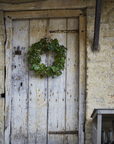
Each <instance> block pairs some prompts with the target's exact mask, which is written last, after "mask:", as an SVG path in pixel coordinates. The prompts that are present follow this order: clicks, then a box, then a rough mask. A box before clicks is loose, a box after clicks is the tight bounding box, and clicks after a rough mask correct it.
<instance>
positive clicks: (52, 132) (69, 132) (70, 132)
mask: <svg viewBox="0 0 114 144" xmlns="http://www.w3.org/2000/svg"><path fill="white" fill-rule="evenodd" d="M49 134H78V131H49Z"/></svg>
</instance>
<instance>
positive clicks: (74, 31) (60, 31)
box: [49, 30, 79, 33]
mask: <svg viewBox="0 0 114 144" xmlns="http://www.w3.org/2000/svg"><path fill="white" fill-rule="evenodd" d="M49 32H50V33H77V32H79V30H55V31H51V30H50V31H49Z"/></svg>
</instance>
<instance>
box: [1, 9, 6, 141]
mask: <svg viewBox="0 0 114 144" xmlns="http://www.w3.org/2000/svg"><path fill="white" fill-rule="evenodd" d="M3 15H4V14H3V12H2V11H0V144H2V143H3V140H4V98H2V97H1V94H3V93H4V41H5V28H4V19H3Z"/></svg>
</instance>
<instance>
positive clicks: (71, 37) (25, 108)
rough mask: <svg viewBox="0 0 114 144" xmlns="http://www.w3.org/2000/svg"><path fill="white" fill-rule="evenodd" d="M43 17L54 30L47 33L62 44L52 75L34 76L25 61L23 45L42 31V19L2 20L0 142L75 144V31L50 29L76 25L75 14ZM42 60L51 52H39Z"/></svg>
mask: <svg viewBox="0 0 114 144" xmlns="http://www.w3.org/2000/svg"><path fill="white" fill-rule="evenodd" d="M49 21H50V28H49V30H50V31H54V32H53V33H50V38H51V39H54V38H57V39H58V40H59V43H60V44H61V45H64V46H66V47H67V48H68V51H67V58H66V63H65V70H64V71H63V72H62V75H61V76H59V77H55V78H54V79H52V78H51V77H50V78H47V77H44V78H42V79H41V78H39V77H37V75H36V74H35V73H34V71H30V70H29V65H28V63H27V50H28V47H29V46H30V45H32V44H33V43H35V42H37V41H39V40H40V39H41V38H42V37H46V36H47V22H48V19H30V20H13V22H12V25H8V28H7V45H6V70H7V71H6V116H5V120H6V124H5V127H6V130H5V144H9V143H10V144H78V134H75V133H76V132H77V131H78V125H79V124H78V122H79V120H78V119H79V118H78V117H79V110H78V109H79V106H78V93H79V91H78V89H79V84H78V81H79V80H78V79H79V75H78V71H79V68H78V63H79V62H78V59H79V58H78V51H79V49H78V45H79V43H78V41H79V34H78V32H75V33H74V32H73V31H70V32H68V31H66V32H68V33H66V32H61V33H57V31H56V30H78V27H79V26H78V25H79V24H78V18H61V19H49ZM6 25H7V24H6ZM11 35H12V37H11ZM8 42H9V44H10V45H12V49H11V50H9V49H8V48H7V47H8ZM17 49H18V51H20V52H18V54H17V52H16V51H17ZM9 59H10V60H9ZM42 62H43V63H45V64H46V65H51V63H52V62H53V55H51V54H48V56H47V55H43V56H42ZM9 89H10V90H9ZM8 101H11V104H10V105H9V104H8ZM9 107H10V108H9ZM9 109H10V110H11V111H10V116H9V115H8V114H7V113H8V112H7V111H9ZM8 119H9V121H10V122H9V123H10V124H8V122H7V121H8ZM7 125H10V127H8V128H7Z"/></svg>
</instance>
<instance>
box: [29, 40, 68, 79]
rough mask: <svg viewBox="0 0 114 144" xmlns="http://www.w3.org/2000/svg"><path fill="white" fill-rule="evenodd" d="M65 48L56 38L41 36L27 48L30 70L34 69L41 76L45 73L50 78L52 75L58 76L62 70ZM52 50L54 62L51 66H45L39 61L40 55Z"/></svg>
mask: <svg viewBox="0 0 114 144" xmlns="http://www.w3.org/2000/svg"><path fill="white" fill-rule="evenodd" d="M66 51H67V48H66V47H64V46H63V45H60V44H59V42H58V40H57V39H51V40H50V41H48V39H47V38H42V39H41V40H40V41H39V42H36V43H34V44H32V46H31V48H28V54H27V57H28V63H29V64H30V65H31V66H30V70H34V71H35V72H36V74H37V75H38V76H40V77H41V78H42V77H44V76H45V75H46V76H48V77H50V76H52V78H54V76H55V75H56V76H60V75H61V74H62V72H61V70H64V64H65V59H66ZM48 52H53V53H54V54H55V55H54V60H55V61H54V62H53V63H52V66H46V65H45V64H43V63H40V62H41V56H40V55H42V54H44V53H48Z"/></svg>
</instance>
